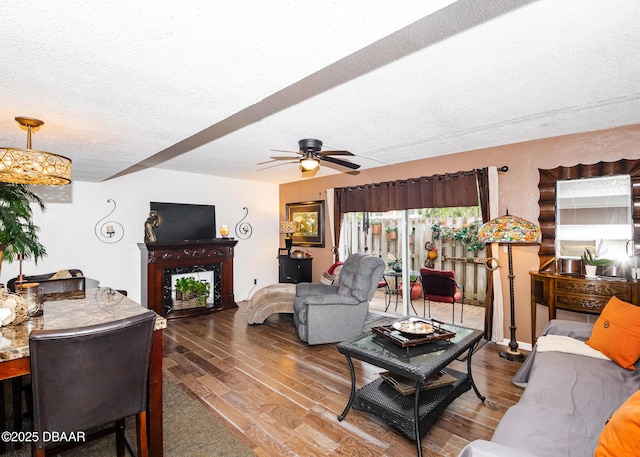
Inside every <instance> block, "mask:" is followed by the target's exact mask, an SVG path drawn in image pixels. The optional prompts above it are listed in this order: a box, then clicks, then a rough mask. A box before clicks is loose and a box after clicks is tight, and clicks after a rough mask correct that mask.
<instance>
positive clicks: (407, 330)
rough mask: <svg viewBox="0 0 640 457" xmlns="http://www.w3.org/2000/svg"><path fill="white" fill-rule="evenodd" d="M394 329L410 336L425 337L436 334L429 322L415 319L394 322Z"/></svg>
mask: <svg viewBox="0 0 640 457" xmlns="http://www.w3.org/2000/svg"><path fill="white" fill-rule="evenodd" d="M392 327H393V328H394V329H395V330H398V331H399V332H400V333H403V334H407V335H409V336H416V335H421V336H424V335H430V334H432V333H433V332H435V328H434V327H433V325H431V324H430V323H429V322H427V321H424V320H422V319H416V318H413V317H412V318H409V319H405V320H403V321H398V322H394V323H393V324H392Z"/></svg>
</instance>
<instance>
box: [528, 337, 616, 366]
mask: <svg viewBox="0 0 640 457" xmlns="http://www.w3.org/2000/svg"><path fill="white" fill-rule="evenodd" d="M536 344H537V345H538V349H537V350H538V352H549V351H556V352H565V353H567V354H578V355H584V356H587V357H594V358H596V359H604V360H610V359H609V357H607V356H606V355H604V354H603V353H602V352H600V351H598V350H597V349H593V348H592V347H591V346H589V345H587V344H586V343H585V342H584V341H580V340H576V339H575V338H571V337H569V336H564V335H544V336H541V337H540V338H538V342H537V343H536Z"/></svg>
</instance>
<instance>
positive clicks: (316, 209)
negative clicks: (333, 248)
mask: <svg viewBox="0 0 640 457" xmlns="http://www.w3.org/2000/svg"><path fill="white" fill-rule="evenodd" d="M287 220H290V221H294V222H295V223H296V231H295V232H294V233H293V235H291V238H292V239H293V245H294V246H309V247H316V248H323V247H324V200H319V201H315V202H300V203H287Z"/></svg>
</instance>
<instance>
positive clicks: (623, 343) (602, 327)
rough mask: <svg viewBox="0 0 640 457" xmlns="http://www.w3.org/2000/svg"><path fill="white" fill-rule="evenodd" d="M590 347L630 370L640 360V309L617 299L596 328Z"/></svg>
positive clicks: (597, 322)
mask: <svg viewBox="0 0 640 457" xmlns="http://www.w3.org/2000/svg"><path fill="white" fill-rule="evenodd" d="M587 344H588V345H589V346H591V347H592V348H594V349H597V350H598V351H600V352H602V353H603V354H604V355H606V356H607V357H609V358H610V359H611V360H613V361H614V362H616V363H617V364H618V365H620V366H621V367H623V368H626V369H627V370H635V369H636V367H635V366H634V363H636V362H637V361H638V359H639V358H640V307H639V306H635V305H632V304H631V303H627V302H624V301H622V300H620V299H619V298H617V297H615V296H613V297H611V299H610V300H609V302H608V303H607V304H606V306H605V307H604V309H603V310H602V313H601V314H600V316H599V317H598V319H597V320H596V323H595V324H594V326H593V331H592V332H591V336H590V337H589V339H588V340H587Z"/></svg>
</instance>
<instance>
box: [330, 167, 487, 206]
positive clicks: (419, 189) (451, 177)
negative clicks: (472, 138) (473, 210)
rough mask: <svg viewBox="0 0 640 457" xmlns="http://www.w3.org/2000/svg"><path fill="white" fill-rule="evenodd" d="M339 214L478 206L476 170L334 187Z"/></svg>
mask: <svg viewBox="0 0 640 457" xmlns="http://www.w3.org/2000/svg"><path fill="white" fill-rule="evenodd" d="M335 197H336V206H337V207H338V208H340V213H350V212H357V211H368V212H385V211H392V210H405V209H417V208H448V207H458V206H477V205H478V184H477V180H476V171H465V172H458V173H450V174H444V175H433V176H423V177H421V178H412V179H404V180H398V181H388V182H382V183H377V184H364V185H362V186H353V187H340V188H336V189H335Z"/></svg>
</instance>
